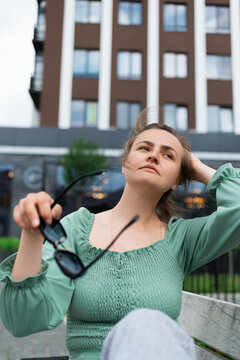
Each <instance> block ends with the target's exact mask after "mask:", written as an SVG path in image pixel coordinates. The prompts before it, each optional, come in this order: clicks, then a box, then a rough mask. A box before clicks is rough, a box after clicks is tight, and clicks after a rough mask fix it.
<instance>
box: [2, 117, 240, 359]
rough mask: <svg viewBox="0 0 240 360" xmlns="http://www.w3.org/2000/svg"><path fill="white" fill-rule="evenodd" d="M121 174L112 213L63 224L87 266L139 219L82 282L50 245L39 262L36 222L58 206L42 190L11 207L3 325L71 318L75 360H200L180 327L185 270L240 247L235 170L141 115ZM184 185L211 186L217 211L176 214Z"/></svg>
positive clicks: (35, 326)
mask: <svg viewBox="0 0 240 360" xmlns="http://www.w3.org/2000/svg"><path fill="white" fill-rule="evenodd" d="M122 172H123V174H124V175H125V178H126V186H125V189H124V192H123V195H122V197H121V199H120V201H119V203H118V204H117V205H116V206H115V207H114V208H113V209H112V210H109V211H105V212H102V213H100V214H96V215H94V214H92V213H90V212H89V211H88V210H87V209H85V208H80V209H79V210H78V211H76V212H74V213H72V214H70V215H68V216H67V217H65V218H64V219H63V220H62V224H63V226H64V228H65V230H66V232H67V235H68V238H67V240H66V246H67V247H69V248H71V249H72V250H73V251H74V252H75V253H77V254H78V255H79V257H80V258H81V259H82V261H83V262H84V263H85V264H88V263H89V262H90V261H91V260H93V259H94V258H96V256H97V255H98V254H99V253H100V252H101V251H102V249H104V248H106V247H107V245H108V244H109V243H110V241H111V239H112V238H113V237H114V236H115V235H116V234H117V233H118V232H119V230H120V229H121V228H122V227H123V225H125V224H126V223H127V222H128V221H129V220H130V219H131V217H132V216H133V215H135V214H138V215H139V216H140V217H139V220H138V221H137V222H136V223H135V224H134V225H132V226H131V227H130V228H129V229H128V230H127V231H126V232H125V233H124V234H123V235H122V236H121V237H120V238H119V239H118V240H117V242H115V244H114V246H113V248H112V249H110V250H109V251H108V252H107V253H106V254H105V255H104V256H103V257H102V258H101V260H99V261H98V262H96V263H95V264H94V266H92V267H91V269H89V270H88V271H87V272H86V274H85V275H84V276H81V277H79V278H77V279H76V280H71V279H69V278H67V277H66V276H64V275H63V274H62V272H61V271H60V270H59V268H58V267H57V265H56V263H55V261H54V260H53V259H52V256H53V248H52V246H51V245H48V244H47V243H46V244H45V245H44V247H43V248H44V249H43V259H44V260H41V255H42V245H43V237H42V235H41V234H40V233H39V231H38V230H37V229H38V226H39V215H40V216H42V217H43V218H44V219H45V221H46V222H47V223H49V224H50V223H51V221H52V218H54V217H59V216H60V213H61V208H60V206H56V207H54V208H53V209H52V210H51V208H50V204H51V203H52V202H53V200H52V199H51V197H50V196H49V195H48V194H46V193H43V192H41V193H37V194H30V195H28V196H27V197H26V198H24V199H22V200H21V201H20V202H19V204H18V205H17V206H16V207H15V209H14V219H15V221H16V223H17V224H18V225H19V226H20V227H21V228H22V229H23V230H22V236H21V241H20V246H19V251H18V254H17V257H16V259H15V255H13V256H12V257H10V258H8V259H7V260H5V261H4V262H3V263H2V264H1V270H0V280H4V281H5V282H6V285H5V287H4V288H3V290H2V293H1V317H2V320H3V323H4V324H5V326H6V327H7V328H8V329H9V330H10V331H11V332H12V333H13V334H14V335H15V336H24V335H28V334H30V333H33V332H37V331H41V330H45V329H52V328H54V327H56V326H57V325H58V324H60V323H61V322H62V320H63V317H64V315H65V313H66V312H67V342H66V344H67V348H68V350H69V353H70V359H71V360H76V359H79V360H80V359H84V360H90V359H92V360H94V359H95V360H96V359H99V358H100V356H101V359H103V360H105V359H111V360H117V359H121V360H127V359H146V358H149V359H151V360H154V359H165V360H166V359H173V358H177V359H195V354H194V346H193V342H192V340H191V338H190V337H189V336H188V335H187V334H186V333H185V332H184V331H183V330H182V329H181V328H180V326H179V325H178V324H177V319H178V316H179V314H180V310H181V296H182V284H183V280H184V277H185V275H186V274H187V273H189V272H191V271H193V270H195V269H196V268H198V267H200V266H202V265H203V264H205V263H207V262H209V261H211V260H212V259H214V258H216V257H218V256H220V255H221V254H223V253H225V252H227V251H229V250H230V249H232V248H234V247H235V246H236V245H237V244H238V243H239V242H240V240H239V239H240V226H239V222H240V220H239V208H240V201H239V194H240V173H239V170H236V169H233V168H232V166H231V165H230V164H225V165H223V166H221V167H220V168H219V169H218V171H216V170H214V169H212V168H210V167H208V166H206V165H205V164H203V163H202V162H201V161H200V160H199V159H197V158H196V156H194V155H193V154H192V153H191V151H190V145H189V143H188V142H187V140H186V139H185V138H183V137H182V136H181V135H179V134H178V133H176V132H175V131H174V130H173V129H171V128H169V127H167V126H164V125H160V124H158V123H155V124H151V125H148V126H147V125H146V123H145V120H143V118H142V117H141V116H140V117H139V119H138V121H137V125H136V127H135V129H134V130H133V134H132V136H131V137H130V139H129V140H128V141H127V143H126V144H125V150H124V155H123V159H122ZM188 180H197V181H201V182H203V183H205V184H208V186H207V191H208V194H209V195H210V197H211V198H212V199H216V201H217V207H218V208H217V211H216V212H214V213H213V214H211V215H210V216H207V217H203V218H195V219H190V220H184V219H179V218H177V217H176V216H173V215H174V211H173V207H172V202H171V192H172V191H173V190H175V189H176V188H177V186H178V184H180V183H182V184H186V182H187V181H188ZM136 309H138V310H136ZM132 310H135V311H132ZM114 325H115V326H114ZM104 339H105V342H104ZM103 342H104V345H103ZM102 345H103V347H102ZM101 352H102V354H101Z"/></svg>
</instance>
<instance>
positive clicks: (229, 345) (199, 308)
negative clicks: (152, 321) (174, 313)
mask: <svg viewBox="0 0 240 360" xmlns="http://www.w3.org/2000/svg"><path fill="white" fill-rule="evenodd" d="M179 321H180V324H181V326H182V327H183V328H184V329H185V330H186V331H187V332H188V334H189V335H191V336H192V337H193V338H194V339H195V340H199V341H201V342H203V343H205V344H206V345H208V346H210V347H212V348H214V349H216V350H218V351H220V352H221V353H223V354H221V355H220V354H217V353H215V352H213V351H212V350H210V349H206V348H205V347H202V346H200V345H196V351H197V358H198V360H217V359H218V360H219V359H229V358H228V357H226V356H230V357H231V358H233V359H238V360H240V305H236V304H232V303H228V302H226V301H221V300H216V299H213V298H210V297H207V296H201V295H197V294H193V293H189V292H185V291H184V292H183V299H182V310H181V314H180V317H179ZM224 354H225V357H224Z"/></svg>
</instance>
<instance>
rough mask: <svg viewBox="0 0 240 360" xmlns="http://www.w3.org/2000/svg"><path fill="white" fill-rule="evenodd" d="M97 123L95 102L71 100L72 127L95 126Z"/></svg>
mask: <svg viewBox="0 0 240 360" xmlns="http://www.w3.org/2000/svg"><path fill="white" fill-rule="evenodd" d="M96 125H97V102H96V101H85V100H73V101H72V109H71V126H72V127H83V126H87V127H95V126H96Z"/></svg>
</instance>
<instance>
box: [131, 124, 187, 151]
mask: <svg viewBox="0 0 240 360" xmlns="http://www.w3.org/2000/svg"><path fill="white" fill-rule="evenodd" d="M140 141H151V142H152V143H154V145H156V146H159V147H160V146H161V145H168V146H171V147H173V148H174V150H176V152H177V153H178V154H181V153H182V151H183V148H182V145H181V143H180V141H179V140H178V139H177V138H176V136H174V135H173V134H171V133H169V132H168V131H166V130H161V129H150V130H145V131H143V132H142V133H141V134H139V135H138V136H137V137H136V139H135V141H134V144H135V145H136V144H137V143H139V142H140Z"/></svg>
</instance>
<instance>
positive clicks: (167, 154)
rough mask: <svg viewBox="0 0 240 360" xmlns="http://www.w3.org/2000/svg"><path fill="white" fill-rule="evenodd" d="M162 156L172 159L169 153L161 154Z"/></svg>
mask: <svg viewBox="0 0 240 360" xmlns="http://www.w3.org/2000/svg"><path fill="white" fill-rule="evenodd" d="M163 156H164V157H166V158H168V159H171V160H172V159H173V155H172V154H169V153H166V154H163Z"/></svg>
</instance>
